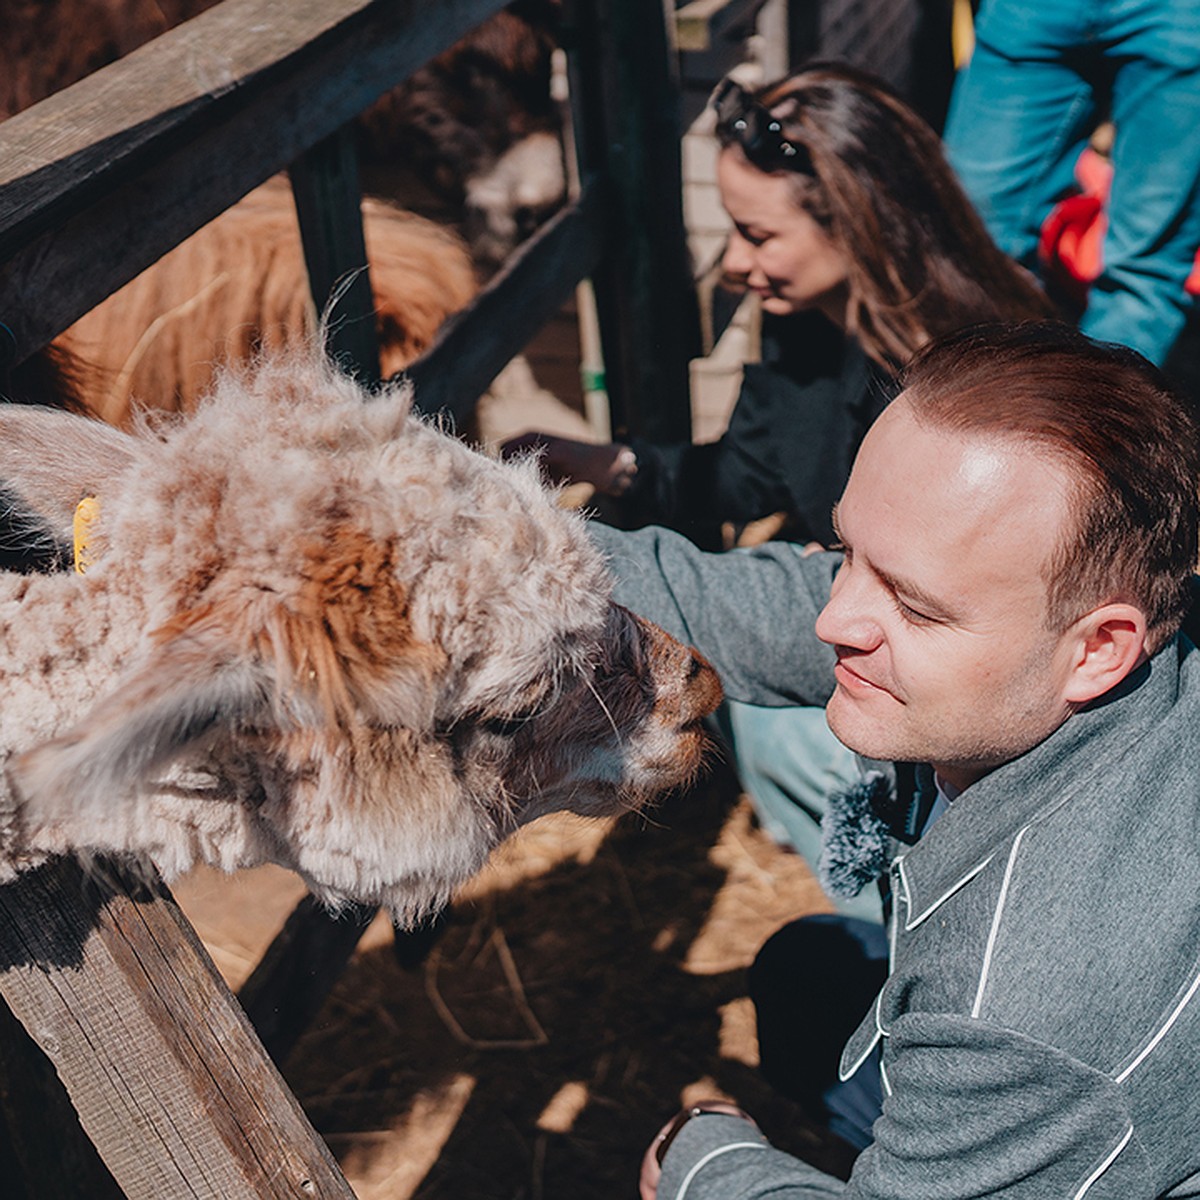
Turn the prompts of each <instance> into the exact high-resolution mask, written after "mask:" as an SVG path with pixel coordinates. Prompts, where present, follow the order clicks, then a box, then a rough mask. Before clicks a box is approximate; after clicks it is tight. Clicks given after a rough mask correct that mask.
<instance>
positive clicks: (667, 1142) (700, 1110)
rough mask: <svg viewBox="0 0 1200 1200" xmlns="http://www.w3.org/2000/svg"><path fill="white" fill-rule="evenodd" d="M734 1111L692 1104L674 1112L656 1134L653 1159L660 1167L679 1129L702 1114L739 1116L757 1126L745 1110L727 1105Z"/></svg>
mask: <svg viewBox="0 0 1200 1200" xmlns="http://www.w3.org/2000/svg"><path fill="white" fill-rule="evenodd" d="M728 1108H732V1109H734V1110H735V1111H733V1112H728V1111H726V1109H725V1108H706V1107H705V1106H704V1105H703V1104H693V1105H692V1106H691V1108H684V1109H681V1110H680V1111H679V1112H678V1113H676V1114H675V1119H674V1120H673V1121H672V1122H671V1123H670V1125H668V1126H667V1127H666V1129H664V1130H663V1131H662V1133H660V1134H659V1135H658V1141H657V1144H656V1145H655V1147H654V1160H655V1162H657V1163H658V1165H659V1166H660V1167H661V1166H662V1163H663V1159H664V1158H666V1156H667V1150H668V1149H669V1148H670V1146H671V1143H672V1142H673V1141H674V1140H675V1138H676V1137H677V1136H678V1135H679V1131H680V1130H681V1129H682V1128H683V1127H684V1126H685V1125H686V1124H687V1123H688V1122H689V1121H690V1120H691V1119H692V1118H693V1117H703V1116H713V1117H741V1119H742V1120H743V1121H749V1122H750V1124H751V1125H753V1126H754V1127H755V1129H757V1128H758V1123H757V1122H756V1121H755V1120H754V1118H753V1117H752V1116H751V1115H750V1114H749V1113H747V1112H743V1111H742V1110H741V1109H740V1108H737V1106H736V1105H733V1104H731V1105H728Z"/></svg>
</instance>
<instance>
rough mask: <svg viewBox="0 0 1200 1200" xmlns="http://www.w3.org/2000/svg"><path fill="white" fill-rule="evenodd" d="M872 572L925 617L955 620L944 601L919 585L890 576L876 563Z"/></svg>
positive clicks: (872, 567) (872, 565)
mask: <svg viewBox="0 0 1200 1200" xmlns="http://www.w3.org/2000/svg"><path fill="white" fill-rule="evenodd" d="M871 570H872V571H874V572H875V574H876V575H877V576H878V577H879V578H880V579H881V580H882V581H883V583H884V586H885V587H887V589H888V590H889V591H890V592H891V593H892V594H893V595H894V596H902V597H903V598H904V600H905V601H906V602H907V601H910V600H911V601H912V603H913V605H914V606H915V607H916V608H918V609H920V611H921V612H922V613H924V614H925V616H927V617H936V618H939V619H942V620H953V619H954V617H955V614H954V612H953V611H952V610H951V609H949V608H947V607H946V605H945V602H944V601H942V600H939V599H938V597H937V596H934V595H933V594H932V593H930V592H927V591H926V590H925V589H924V588H922V587H920V586H919V585H918V584H915V583H911V582H909V581H908V580H906V579H901V578H899V577H898V576H895V575H892V574H889V573H888V572H887V571H882V570H880V568H879V567H877V566H875V564H874V563H872V564H871Z"/></svg>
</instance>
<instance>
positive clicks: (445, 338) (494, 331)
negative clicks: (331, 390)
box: [405, 178, 607, 424]
mask: <svg viewBox="0 0 1200 1200" xmlns="http://www.w3.org/2000/svg"><path fill="white" fill-rule="evenodd" d="M606 195H607V192H606V190H605V188H604V186H603V185H602V184H601V182H600V181H599V180H598V179H596V178H590V179H588V180H585V182H584V185H583V187H582V189H581V191H580V195H579V198H578V199H577V200H575V201H573V202H572V203H571V204H569V205H568V206H567V207H566V208H564V209H563V210H562V211H561V212H559V213H557V214H556V215H555V216H554V217H553V218H552V219H551V220H550V221H549V222H547V223H546V224H545V225H544V226H543V227H542V228H541V229H539V230H538V232H537V233H536V234H535V235H534V236H533V237H532V238H530V239H529V241H528V242H526V243H525V244H524V245H523V246H522V247H521V248H520V249H519V250H517V252H516V253H515V254H514V255H513V256H512V257H511V258H510V259H509V260H508V262H507V263H506V264H505V266H504V268H503V270H501V271H500V272H499V273H498V274H497V275H496V276H494V277H493V278H492V279H491V280H490V281H489V283H488V286H487V287H485V288H484V289H483V290H482V291H481V292H480V294H479V295H478V296H476V297H475V300H474V301H473V302H472V304H471V305H470V306H469V307H468V308H465V309H464V310H463V311H462V312H460V313H455V314H454V316H452V317H451V318H450V319H449V320H448V321H447V322H446V323H445V325H443V326H442V328H441V330H440V331H439V333H438V336H437V339H436V341H435V342H434V344H433V345H432V346H431V347H430V348H429V349H428V350H427V351H426V352H425V353H424V354H423V355H422V356H421V357H420V358H419V359H417V361H416V362H414V363H412V364H411V365H410V366H409V368H408V370H407V371H406V372H405V375H406V376H407V377H408V378H409V379H411V380H412V383H413V388H414V400H415V405H416V407H417V408H418V409H419V410H420V411H421V412H425V413H443V414H448V415H450V416H452V417H453V418H454V419H455V421H456V422H458V423H460V424H461V423H462V422H464V421H465V420H466V419H467V418H468V417H469V416H470V414H471V412H472V411H473V410H474V408H475V402H476V401H477V400H478V399H479V397H480V396H481V395H482V394H483V393H484V392H485V391H486V390H487V387H488V385H489V384H490V383H491V382H492V380H493V379H494V378H495V377H496V375H497V374H499V372H500V370H501V369H502V368H503V367H504V365H505V363H507V362H508V361H509V360H510V359H511V358H512V357H513V356H514V355H515V354H516V353H517V352H518V351H519V350H520V348H521V347H522V346H523V345H525V343H526V342H527V341H528V340H529V339H530V338H531V337H532V336H533V335H534V334H535V333H536V332H537V331H538V330H539V329H540V328H541V327H542V326H543V325H544V324H545V323H546V322H547V321H548V320H549V319H550V318H551V317H552V316H553V315H554V314H555V313H556V312H558V310H559V309H560V308H561V307H562V306H563V304H565V303H566V301H567V300H568V298H569V297H570V296H571V293H572V292H573V290H574V288H575V285H576V284H577V283H578V282H579V281H580V280H581V279H583V278H585V277H586V276H587V275H588V274H589V273H590V272H591V271H592V270H593V269H595V268H596V266H597V264H598V263H599V261H600V259H601V257H602V255H603V250H604V233H605V208H606Z"/></svg>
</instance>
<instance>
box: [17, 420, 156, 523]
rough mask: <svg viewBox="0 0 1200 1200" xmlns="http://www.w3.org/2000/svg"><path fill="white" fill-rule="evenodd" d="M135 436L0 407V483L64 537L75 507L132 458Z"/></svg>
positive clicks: (96, 423)
mask: <svg viewBox="0 0 1200 1200" xmlns="http://www.w3.org/2000/svg"><path fill="white" fill-rule="evenodd" d="M135 445H136V442H135V440H134V439H133V438H132V437H130V436H129V434H127V433H122V432H121V431H120V430H118V429H114V428H113V427H112V426H110V425H105V424H104V423H103V422H101V421H97V420H93V419H91V418H89V417H80V416H76V415H74V414H73V413H65V412H60V411H58V410H57V409H52V408H35V407H30V406H26V405H23V404H4V405H0V487H2V488H3V490H4V491H5V493H7V495H8V496H10V497H11V498H13V499H14V500H15V501H17V502H18V503H20V504H21V505H22V506H23V507H24V508H26V509H27V510H28V511H29V512H30V513H32V514H36V515H37V516H38V517H40V518H41V520H42V521H43V522H45V523H46V524H47V525H48V526H49V527H50V528H51V529H53V530H54V531H55V533H56V534H57V535H58V536H59V537H62V538H64V539H69V538H70V536H71V523H72V521H73V519H74V516H75V506H76V505H77V504H78V503H79V501H80V500H81V499H82V498H83V497H84V496H89V495H96V494H97V493H98V492H100V491H102V490H103V488H104V485H105V484H106V483H108V482H109V481H110V480H111V479H113V478H114V477H115V476H117V475H120V474H121V473H122V472H123V471H125V470H126V469H127V468H128V467H129V466H130V464H131V463H132V462H133V448H134V446H135Z"/></svg>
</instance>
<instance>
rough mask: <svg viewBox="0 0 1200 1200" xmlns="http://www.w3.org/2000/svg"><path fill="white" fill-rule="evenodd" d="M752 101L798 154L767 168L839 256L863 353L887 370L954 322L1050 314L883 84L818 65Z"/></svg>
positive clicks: (929, 135)
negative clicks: (786, 182) (784, 182)
mask: <svg viewBox="0 0 1200 1200" xmlns="http://www.w3.org/2000/svg"><path fill="white" fill-rule="evenodd" d="M753 99H754V100H756V101H757V102H758V104H760V105H761V106H762V107H763V108H764V109H766V110H767V111H768V112H769V113H770V115H771V116H772V117H774V118H776V120H777V121H778V122H779V125H780V131H779V132H780V136H781V137H782V138H783V139H786V141H787V142H788V143H790V144H791V145H792V146H794V147H796V148H797V150H798V151H799V153H798V154H796V155H795V156H794V163H795V166H796V167H797V168H799V169H791V163H789V162H788V161H787V160H781V161H780V165H779V167H778V169H777V170H776V171H772V172H771V173H772V174H780V175H784V176H786V177H787V178H788V180H789V183H790V184H791V186H792V188H793V192H794V197H795V200H796V203H797V204H798V206H799V207H801V208H802V209H804V210H805V211H806V212H808V213H809V214H810V215H811V216H812V217H813V218H814V219H815V220H816V221H817V222H818V223H819V224H820V225H821V227H822V228H823V229H824V231H825V233H826V234H827V236H828V237H829V238H830V239H831V240H832V241H833V243H834V245H835V246H837V248H838V249H839V250H840V251H841V253H842V255H843V257H844V258H845V260H846V267H847V273H848V276H849V285H850V306H849V313H848V318H849V320H848V325H849V330H850V332H851V333H853V334H854V335H855V336H856V337H857V338H858V339H859V341H860V342H861V343H862V346H863V349H864V350H865V351H866V352H867V354H869V355H870V356H871V358H873V359H875V360H876V361H878V362H880V363H882V364H884V365H885V366H888V367H889V368H893V369H894V368H895V367H897V366H899V365H900V364H901V363H903V362H904V361H906V360H907V359H908V358H909V357H910V356H911V355H912V354H913V353H914V352H915V351H916V350H918V349H919V348H920V347H921V346H923V345H924V344H925V343H926V342H927V341H929V340H930V339H931V338H934V337H937V336H938V335H939V334H943V333H947V332H949V331H950V330H952V329H957V328H960V327H962V326H964V325H971V324H975V323H977V322H981V321H996V320H1021V319H1025V318H1031V317H1046V316H1052V315H1054V309H1053V306H1052V305H1051V303H1050V301H1049V300H1048V299H1047V298H1046V296H1045V294H1044V293H1043V292H1042V291H1041V289H1040V288H1039V287H1038V286H1037V284H1036V283H1034V281H1033V279H1032V278H1031V277H1030V276H1029V275H1028V274H1027V273H1026V272H1024V271H1023V270H1022V269H1021V268H1019V267H1018V266H1017V265H1016V264H1015V263H1014V262H1013V261H1012V260H1011V259H1010V258H1008V257H1007V256H1006V255H1005V254H1003V253H1002V252H1001V250H1000V249H999V248H998V247H997V246H996V244H995V243H994V242H993V241H992V239H991V237H990V236H989V234H988V232H987V230H986V229H985V227H984V225H983V222H982V220H981V219H980V217H979V215H978V214H977V213H976V212H975V209H974V208H973V207H972V205H971V202H970V201H969V200H968V199H967V196H966V193H965V192H964V191H963V190H962V187H961V186H960V185H959V183H958V180H957V179H956V178H955V176H954V173H953V171H952V170H951V169H950V166H949V164H948V163H947V162H946V158H945V156H944V154H943V153H942V146H941V141H940V139H939V138H938V136H937V134H935V133H934V132H933V130H932V129H930V128H929V126H928V125H926V124H925V122H924V121H923V120H922V119H921V118H920V117H919V116H917V114H916V113H915V112H913V111H912V109H910V108H909V107H908V105H906V104H905V103H904V101H902V100H901V99H900V98H899V97H898V96H897V95H896V94H895V93H894V92H893V91H892V90H891V89H890V88H889V87H888V86H887V85H886V84H884V83H883V82H882V81H880V80H878V79H876V78H875V77H874V76H872V75H869V74H867V73H866V72H865V71H860V70H857V69H856V68H854V67H850V66H846V65H844V64H841V63H831V62H815V63H810V64H808V65H807V66H805V67H804V68H803V69H802V70H800V71H797V72H796V73H794V74H792V75H790V76H788V77H787V78H785V79H782V80H780V81H779V82H777V83H772V84H768V85H767V86H765V87H763V88H760V89H759V90H758V91H756V92H755V93H753ZM718 136H719V137H721V140H722V143H723V144H724V145H726V146H736V145H738V142H737V139H736V138H735V137H733V136H731V135H730V134H729V133H727V132H723V131H722V130H721V128H720V127H719V128H718ZM759 166H760V169H762V166H761V164H759Z"/></svg>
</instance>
